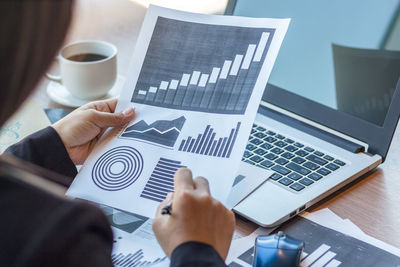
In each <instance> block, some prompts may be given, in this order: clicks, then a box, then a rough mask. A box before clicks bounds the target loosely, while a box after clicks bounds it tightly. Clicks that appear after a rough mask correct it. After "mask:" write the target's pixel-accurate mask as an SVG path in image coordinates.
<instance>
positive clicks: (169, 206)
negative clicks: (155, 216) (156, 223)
mask: <svg viewBox="0 0 400 267" xmlns="http://www.w3.org/2000/svg"><path fill="white" fill-rule="evenodd" d="M171 210H172V199H171V200H170V201H168V203H167V204H166V205H165V206H164V207H163V208H162V209H161V214H162V215H171Z"/></svg>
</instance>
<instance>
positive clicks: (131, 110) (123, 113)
mask: <svg viewBox="0 0 400 267" xmlns="http://www.w3.org/2000/svg"><path fill="white" fill-rule="evenodd" d="M132 114H133V108H127V109H125V110H124V111H122V115H124V116H130V115H132Z"/></svg>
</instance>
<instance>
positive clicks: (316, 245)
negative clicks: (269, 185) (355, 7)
mask: <svg viewBox="0 0 400 267" xmlns="http://www.w3.org/2000/svg"><path fill="white" fill-rule="evenodd" d="M279 230H282V231H284V232H285V233H286V234H288V235H290V236H292V237H294V238H296V239H299V240H302V241H304V243H305V247H304V251H303V253H302V255H301V262H300V266H301V267H322V266H325V267H337V266H343V267H344V266H349V267H352V266H371V267H372V266H376V267H380V266H393V267H397V266H400V258H399V257H398V256H396V255H394V254H391V253H389V252H387V251H385V250H383V249H380V248H378V247H375V246H373V245H371V244H368V243H366V242H363V241H361V240H359V239H356V238H354V237H352V236H348V235H345V234H343V233H341V232H338V231H335V230H332V229H330V228H327V227H324V226H321V225H319V224H317V223H315V222H313V221H311V220H308V219H306V218H301V217H298V218H296V219H295V220H294V221H291V222H290V223H287V224H285V225H283V226H282V227H280V228H279ZM253 258H254V247H251V248H249V249H246V250H245V251H244V252H243V253H242V254H241V255H240V256H239V257H237V258H236V259H235V260H233V261H232V262H231V263H229V264H228V266H229V267H251V266H252V263H253Z"/></svg>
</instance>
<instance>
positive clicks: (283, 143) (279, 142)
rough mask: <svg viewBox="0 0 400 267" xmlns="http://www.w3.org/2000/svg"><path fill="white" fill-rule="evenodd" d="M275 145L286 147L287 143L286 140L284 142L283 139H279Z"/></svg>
mask: <svg viewBox="0 0 400 267" xmlns="http://www.w3.org/2000/svg"><path fill="white" fill-rule="evenodd" d="M274 145H276V146H279V147H284V146H286V145H287V144H286V143H285V142H283V141H277V142H275V143H274Z"/></svg>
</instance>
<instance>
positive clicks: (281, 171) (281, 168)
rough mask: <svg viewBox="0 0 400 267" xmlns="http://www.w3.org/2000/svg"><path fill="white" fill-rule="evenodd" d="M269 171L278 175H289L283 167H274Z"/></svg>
mask: <svg viewBox="0 0 400 267" xmlns="http://www.w3.org/2000/svg"><path fill="white" fill-rule="evenodd" d="M271 170H273V171H276V172H279V173H280V174H283V175H286V174H288V173H290V171H289V170H288V169H286V168H285V167H282V166H280V165H275V166H274V167H272V168H271Z"/></svg>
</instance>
